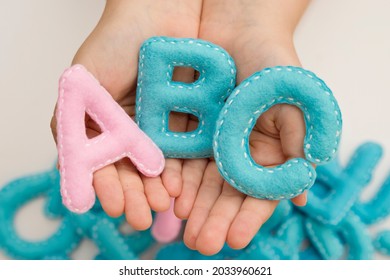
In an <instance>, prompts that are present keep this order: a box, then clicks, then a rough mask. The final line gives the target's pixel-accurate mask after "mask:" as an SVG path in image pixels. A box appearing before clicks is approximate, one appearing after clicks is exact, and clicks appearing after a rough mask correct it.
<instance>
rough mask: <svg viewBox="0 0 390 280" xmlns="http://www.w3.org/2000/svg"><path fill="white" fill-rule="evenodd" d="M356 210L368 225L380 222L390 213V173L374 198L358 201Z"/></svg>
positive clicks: (355, 206)
mask: <svg viewBox="0 0 390 280" xmlns="http://www.w3.org/2000/svg"><path fill="white" fill-rule="evenodd" d="M353 210H354V212H355V213H356V214H357V215H358V216H359V217H360V219H361V220H362V221H363V222H364V223H365V224H368V225H372V224H375V223H378V222H379V221H381V220H383V219H385V218H386V217H388V216H389V215H390V175H388V176H387V178H386V180H385V181H384V182H383V184H382V186H381V187H380V188H379V190H378V191H377V192H376V194H375V196H374V197H372V199H370V200H368V201H366V202H361V201H357V202H356V203H355V205H354V206H353Z"/></svg>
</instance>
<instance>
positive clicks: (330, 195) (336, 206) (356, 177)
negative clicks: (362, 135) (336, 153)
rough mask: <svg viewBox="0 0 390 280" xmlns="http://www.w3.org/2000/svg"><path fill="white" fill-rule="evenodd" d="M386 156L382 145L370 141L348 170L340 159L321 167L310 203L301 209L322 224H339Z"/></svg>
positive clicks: (311, 191) (357, 154)
mask: <svg viewBox="0 0 390 280" xmlns="http://www.w3.org/2000/svg"><path fill="white" fill-rule="evenodd" d="M382 154H383V151H382V148H381V146H380V145H378V144H377V143H374V142H366V143H364V144H362V145H360V146H359V147H358V148H357V149H356V151H355V152H354V154H353V156H352V157H351V159H350V160H349V162H348V164H347V165H346V166H345V167H342V166H341V164H340V163H339V161H338V160H337V161H334V162H332V163H330V164H328V165H325V166H319V167H318V168H317V173H318V174H319V175H318V179H317V181H316V183H315V184H314V187H313V188H312V189H311V190H310V191H309V193H308V202H307V204H306V206H304V207H300V208H299V210H300V211H303V212H305V213H306V214H307V215H308V216H310V217H312V218H313V219H316V220H318V221H321V222H322V223H326V224H332V225H336V224H338V223H339V222H340V221H341V220H342V219H343V218H344V217H345V216H346V215H347V214H348V213H349V211H350V210H351V208H352V207H353V205H354V204H355V203H356V202H357V201H358V199H359V196H360V193H361V192H362V190H363V189H364V187H365V186H367V184H368V183H369V182H370V180H371V177H372V173H373V171H374V169H375V167H376V166H377V164H378V162H379V159H380V158H381V157H382ZM386 199H387V198H386Z"/></svg>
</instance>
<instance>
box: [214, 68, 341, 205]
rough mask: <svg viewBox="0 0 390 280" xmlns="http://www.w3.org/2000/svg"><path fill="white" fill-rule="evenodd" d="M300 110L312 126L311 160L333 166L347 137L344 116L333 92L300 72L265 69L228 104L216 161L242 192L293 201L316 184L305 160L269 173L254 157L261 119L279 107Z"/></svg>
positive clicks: (216, 142) (221, 117)
mask: <svg viewBox="0 0 390 280" xmlns="http://www.w3.org/2000/svg"><path fill="white" fill-rule="evenodd" d="M280 103H287V104H292V105H295V106H297V107H298V108H300V109H301V110H302V112H303V115H304V118H305V122H306V136H305V143H304V151H305V155H306V158H307V159H308V161H310V162H313V163H315V164H321V163H325V162H329V161H330V160H331V159H332V158H334V156H335V155H336V151H337V149H338V144H339V139H340V135H341V124H342V121H341V113H340V110H339V107H338V105H337V102H336V100H335V99H334V97H333V95H332V93H331V91H330V89H329V88H328V87H327V86H326V85H325V84H324V82H323V81H322V80H320V79H319V78H317V77H316V76H315V75H314V74H313V73H311V72H309V71H306V70H303V69H302V68H299V67H274V68H268V69H264V70H263V71H261V72H258V73H255V74H253V75H252V76H251V77H249V78H248V79H246V80H245V81H243V82H242V83H241V84H240V85H239V86H238V87H237V88H236V89H235V90H234V92H233V93H232V94H231V95H230V97H229V98H228V99H227V101H226V104H225V106H224V107H223V109H222V111H221V113H220V115H219V119H218V122H217V127H216V132H215V135H214V142H213V145H214V156H215V161H216V163H217V166H218V169H219V171H220V173H221V174H222V176H223V177H224V178H225V179H226V180H227V181H228V182H229V183H230V184H231V185H232V186H233V187H235V188H237V189H238V190H239V191H241V192H243V193H245V194H247V195H250V196H254V197H257V198H265V199H271V200H274V199H275V200H279V199H285V198H286V199H289V198H292V197H294V196H297V195H299V194H301V193H302V192H303V191H304V190H306V189H308V188H309V187H311V186H312V185H313V183H314V180H315V177H316V173H315V170H314V168H313V167H312V166H311V165H310V163H309V162H308V161H307V160H305V159H301V158H296V159H291V160H289V161H287V162H286V163H284V164H282V165H280V166H276V167H272V168H265V167H263V166H261V165H259V164H257V163H256V162H255V161H254V160H253V158H252V157H251V155H250V150H249V135H250V133H251V131H252V129H253V126H254V125H255V123H256V121H257V119H258V118H259V117H260V116H261V114H263V113H264V112H265V111H266V110H268V109H269V108H270V107H272V106H273V105H276V104H280Z"/></svg>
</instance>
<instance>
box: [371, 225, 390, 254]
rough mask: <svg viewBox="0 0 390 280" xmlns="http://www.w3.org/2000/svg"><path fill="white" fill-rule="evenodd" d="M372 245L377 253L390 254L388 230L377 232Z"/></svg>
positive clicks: (389, 233) (389, 231)
mask: <svg viewBox="0 0 390 280" xmlns="http://www.w3.org/2000/svg"><path fill="white" fill-rule="evenodd" d="M374 247H375V249H376V250H377V251H378V252H379V253H381V254H383V255H386V256H390V230H384V231H381V232H379V233H378V235H377V236H376V238H375V240H374Z"/></svg>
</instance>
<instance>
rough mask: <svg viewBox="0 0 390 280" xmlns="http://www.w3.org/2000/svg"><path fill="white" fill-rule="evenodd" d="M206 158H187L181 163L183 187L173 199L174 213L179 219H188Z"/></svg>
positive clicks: (206, 161) (205, 164) (204, 168)
mask: <svg viewBox="0 0 390 280" xmlns="http://www.w3.org/2000/svg"><path fill="white" fill-rule="evenodd" d="M207 163H208V159H189V160H185V161H184V164H183V172H182V176H183V189H182V191H181V194H180V196H178V197H177V198H176V200H175V214H176V216H177V217H179V218H181V219H188V216H189V215H190V212H191V209H192V207H193V205H194V202H195V198H196V195H197V193H198V189H199V187H200V184H201V182H202V178H203V174H204V172H205V170H206V166H207Z"/></svg>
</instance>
